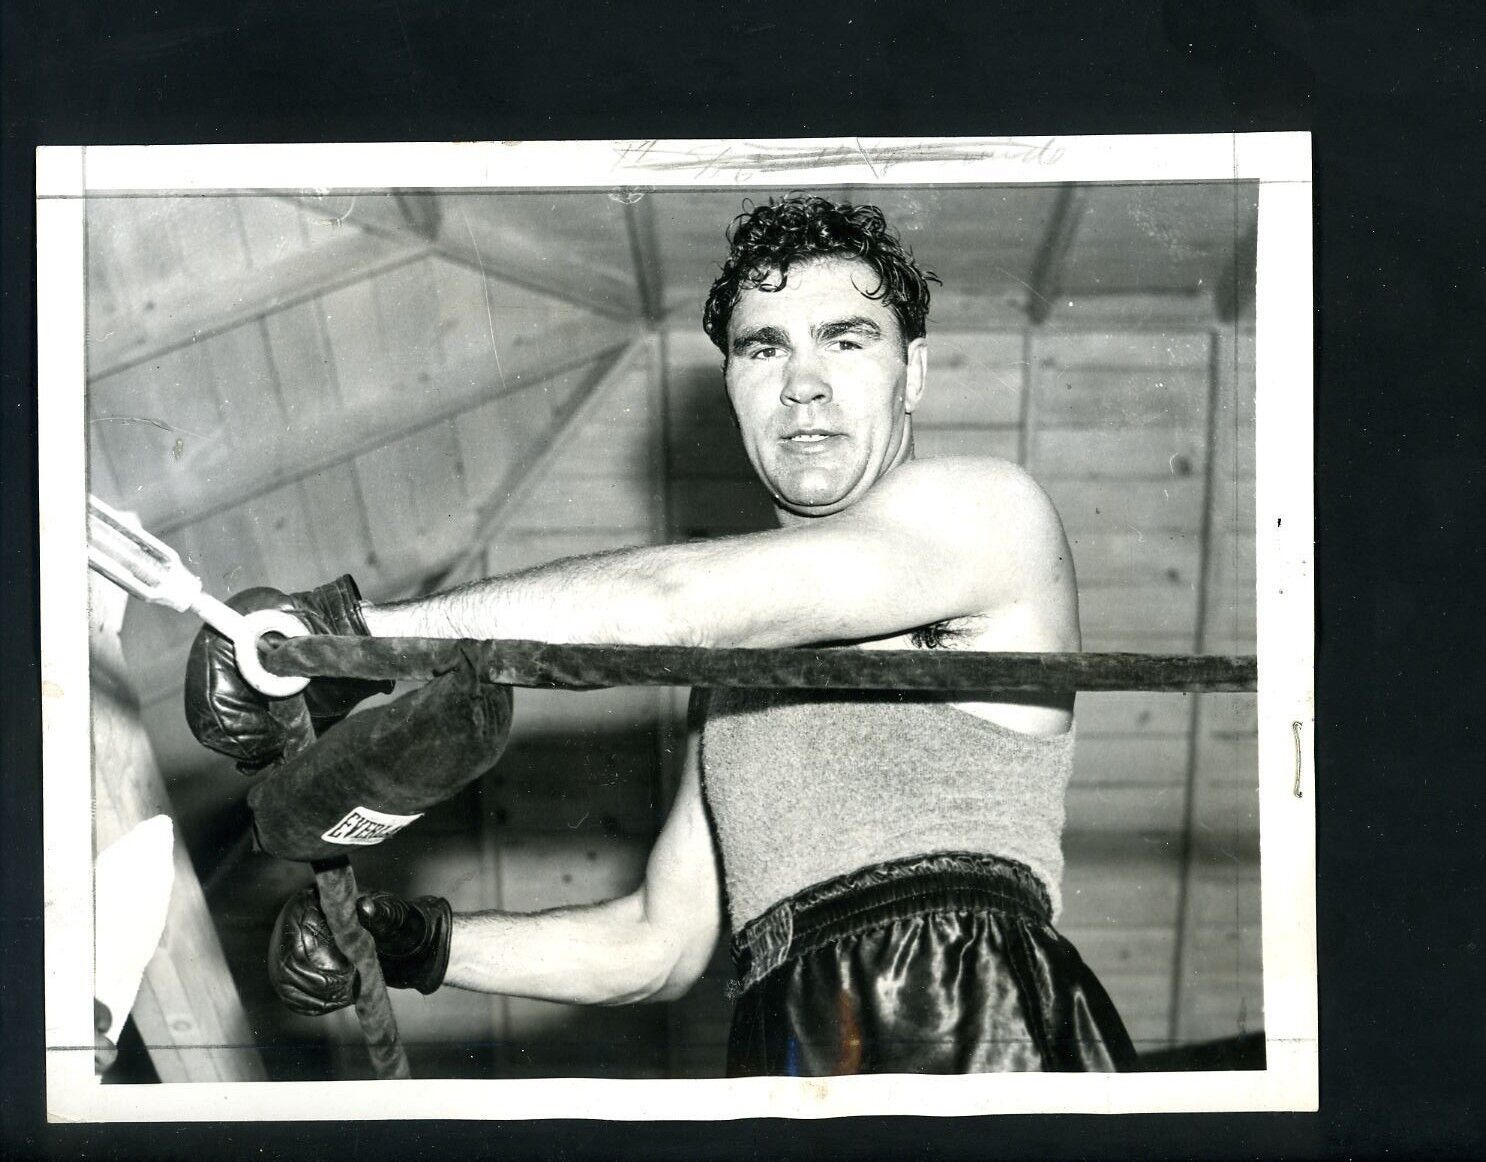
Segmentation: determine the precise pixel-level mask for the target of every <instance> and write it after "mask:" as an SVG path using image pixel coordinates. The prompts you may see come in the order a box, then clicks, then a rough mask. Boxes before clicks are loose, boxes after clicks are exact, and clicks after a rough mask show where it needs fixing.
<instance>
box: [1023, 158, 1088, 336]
mask: <svg viewBox="0 0 1486 1162" xmlns="http://www.w3.org/2000/svg"><path fill="white" fill-rule="evenodd" d="M1087 201H1088V191H1087V190H1085V189H1084V187H1082V186H1072V185H1069V186H1063V187H1061V188H1060V189H1059V190H1058V192H1057V195H1056V200H1055V201H1054V202H1053V214H1052V218H1051V219H1050V220H1049V221H1048V224H1047V232H1046V233H1045V234H1044V235H1043V236H1042V241H1041V242H1040V243H1039V244H1038V246H1037V254H1036V256H1035V257H1034V258H1033V260H1032V272H1031V274H1030V275H1029V276H1028V278H1027V289H1028V292H1029V297H1028V299H1027V316H1028V318H1030V319H1031V320H1032V322H1033V323H1035V324H1038V325H1039V326H1040V325H1041V324H1043V323H1045V322H1047V320H1048V317H1049V316H1050V315H1051V314H1052V312H1053V304H1054V303H1056V302H1057V301H1058V292H1059V290H1060V288H1061V285H1062V281H1063V269H1064V267H1065V266H1066V264H1067V261H1068V253H1069V251H1070V250H1072V248H1073V239H1074V237H1075V236H1076V235H1077V234H1078V225H1079V222H1080V220H1081V219H1082V218H1083V212H1084V207H1085V205H1086V204H1087Z"/></svg>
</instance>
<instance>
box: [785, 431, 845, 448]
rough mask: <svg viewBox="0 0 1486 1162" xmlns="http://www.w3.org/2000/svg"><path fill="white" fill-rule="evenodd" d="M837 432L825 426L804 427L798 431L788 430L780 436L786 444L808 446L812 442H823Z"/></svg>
mask: <svg viewBox="0 0 1486 1162" xmlns="http://www.w3.org/2000/svg"><path fill="white" fill-rule="evenodd" d="M837 434H838V433H836V432H828V431H826V430H825V429H824V428H802V429H800V430H799V431H797V432H788V433H786V434H785V435H784V436H782V437H780V438H781V439H782V440H783V441H784V442H785V443H786V444H794V445H795V446H797V447H798V446H802V445H804V446H808V445H810V444H823V443H825V442H826V441H827V440H829V439H830V438H831V437H832V436H835V435H837Z"/></svg>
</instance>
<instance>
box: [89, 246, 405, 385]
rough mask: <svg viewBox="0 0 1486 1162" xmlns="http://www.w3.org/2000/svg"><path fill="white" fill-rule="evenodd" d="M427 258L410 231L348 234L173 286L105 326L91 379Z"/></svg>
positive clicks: (92, 347) (93, 352)
mask: <svg viewBox="0 0 1486 1162" xmlns="http://www.w3.org/2000/svg"><path fill="white" fill-rule="evenodd" d="M431 253H433V247H432V245H431V244H430V243H429V242H428V241H427V240H426V239H422V238H418V237H416V236H415V235H413V234H411V233H409V234H405V235H403V236H402V237H399V238H396V239H388V238H384V237H378V236H375V235H371V234H364V233H362V232H361V231H347V232H346V233H345V234H343V235H339V236H337V237H336V238H334V239H332V240H331V241H329V242H326V243H325V244H323V245H321V246H314V247H311V248H309V249H307V250H303V251H300V252H299V253H298V254H295V255H293V256H292V257H290V258H286V259H283V260H282V261H280V262H276V263H274V264H272V265H271V266H265V267H261V268H259V269H257V270H250V271H247V272H245V273H243V274H241V275H237V276H234V277H233V278H232V279H230V280H223V281H222V282H219V283H212V284H208V285H206V286H202V285H200V284H192V285H189V286H187V285H182V286H179V287H174V288H171V289H170V290H169V291H168V292H167V293H166V294H164V295H162V296H161V297H160V298H159V299H158V300H156V301H152V302H147V303H142V304H140V305H139V309H137V310H134V311H131V312H130V313H129V315H128V316H127V317H120V318H117V319H113V320H108V321H106V323H105V325H106V326H107V327H108V328H109V329H108V330H107V331H106V332H105V333H104V334H102V335H100V336H99V337H98V338H96V339H92V338H90V340H89V342H88V378H89V379H90V380H91V381H93V382H97V381H98V380H100V379H103V378H104V377H106V376H109V375H113V374H115V373H116V372H120V371H124V370H126V369H128V368H130V367H137V366H139V365H140V364H142V363H149V362H152V361H153V360H156V359H159V358H161V357H162V356H165V355H168V354H170V352H172V351H175V350H177V349H178V348H181V347H185V346H187V345H189V344H191V343H196V342H199V341H201V340H202V339H206V338H209V337H210V336H212V335H219V334H221V333H222V332H224V331H229V330H231V329H232V328H233V327H238V326H241V325H242V324H243V323H248V322H252V321H253V320H255V319H261V318H263V317H264V316H265V315H268V314H271V313H273V312H274V311H281V310H284V309H286V308H288V307H292V306H296V305H298V304H299V303H302V302H305V301H307V300H309V299H312V298H315V297H316V296H318V295H323V294H326V293H328V292H330V291H333V290H337V289H339V288H340V287H343V286H349V285H350V284H351V283H353V282H359V281H361V280H362V279H365V278H370V277H372V276H373V275H376V274H381V273H384V272H385V271H389V270H393V269H395V268H397V267H399V266H405V265H407V264H408V263H410V262H416V261H417V260H418V259H420V258H422V257H424V256H425V255H428V254H431Z"/></svg>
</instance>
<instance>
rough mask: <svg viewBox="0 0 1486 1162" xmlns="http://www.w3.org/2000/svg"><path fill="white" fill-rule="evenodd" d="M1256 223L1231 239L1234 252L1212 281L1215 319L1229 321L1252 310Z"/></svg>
mask: <svg viewBox="0 0 1486 1162" xmlns="http://www.w3.org/2000/svg"><path fill="white" fill-rule="evenodd" d="M1257 226H1258V223H1257V222H1256V223H1253V224H1251V225H1250V226H1249V227H1248V228H1247V229H1245V230H1244V231H1243V232H1242V233H1241V234H1239V235H1238V236H1237V237H1235V238H1234V240H1233V252H1232V253H1231V254H1230V255H1229V256H1228V258H1227V260H1226V261H1225V262H1224V263H1223V268H1222V270H1221V271H1219V273H1218V276H1217V281H1216V282H1215V283H1214V284H1213V308H1214V310H1215V312H1216V313H1217V316H1218V320H1219V321H1220V322H1223V323H1232V322H1234V321H1235V320H1237V319H1238V317H1239V316H1240V315H1241V314H1244V313H1246V312H1247V311H1252V310H1253V309H1254V298H1253V296H1254V262H1255V259H1256V258H1257V256H1258V241H1259V239H1258V234H1257Z"/></svg>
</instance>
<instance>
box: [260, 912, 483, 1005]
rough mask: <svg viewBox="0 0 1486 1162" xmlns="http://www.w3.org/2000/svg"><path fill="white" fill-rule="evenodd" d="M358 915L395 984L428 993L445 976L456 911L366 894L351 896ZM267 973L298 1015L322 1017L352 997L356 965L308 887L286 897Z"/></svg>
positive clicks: (391, 983) (356, 983) (389, 981)
mask: <svg viewBox="0 0 1486 1162" xmlns="http://www.w3.org/2000/svg"><path fill="white" fill-rule="evenodd" d="M356 916H357V919H358V920H359V921H360V922H361V926H362V927H363V928H365V929H366V930H367V931H368V932H370V933H371V936H372V939H373V940H374V941H375V942H376V945H377V962H378V963H379V964H380V965H381V966H382V975H383V977H385V978H386V981H387V984H388V985H389V986H391V987H392V988H413V989H417V990H418V991H419V992H421V993H423V994H425V995H427V994H428V993H431V992H433V991H434V990H435V989H436V988H438V987H439V985H441V984H442V983H443V981H444V972H445V970H446V969H447V968H448V965H449V940H450V936H451V935H452V933H453V928H454V913H453V909H451V908H450V906H449V901H448V900H445V899H443V898H441V897H439V896H420V897H418V898H417V899H415V900H405V899H403V898H402V897H401V896H396V895H393V894H392V893H391V892H370V893H368V894H367V895H364V896H362V897H361V898H360V899H358V900H357V901H356ZM268 978H269V981H270V982H271V983H272V985H273V988H274V992H275V993H277V994H278V997H279V999H280V1000H281V1001H283V1003H284V1004H285V1005H286V1006H287V1007H289V1008H290V1009H292V1010H294V1011H295V1012H296V1013H303V1014H304V1015H306V1016H310V1017H319V1016H324V1015H325V1014H326V1013H333V1012H335V1011H336V1010H337V1009H343V1008H345V1007H346V1006H347V1005H349V1004H351V1003H352V1002H353V1001H355V999H356V995H357V992H358V990H359V988H360V980H359V978H358V974H357V972H356V969H355V967H354V966H353V965H352V964H351V962H350V961H349V960H348V959H347V958H346V956H345V954H344V953H342V952H341V950H340V949H339V948H338V947H336V943H335V938H334V936H332V934H331V931H330V922H329V921H328V920H327V919H326V918H325V913H324V911H322V910H321V907H320V899H319V896H318V894H317V893H316V891H315V889H314V888H313V887H308V888H304V889H303V890H301V891H299V892H296V893H295V894H294V895H292V896H290V897H289V899H288V900H286V901H285V902H284V906H283V908H282V909H280V911H279V916H278V919H277V920H276V921H275V923H274V928H273V934H272V936H271V937H270V938H269V946H268Z"/></svg>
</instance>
